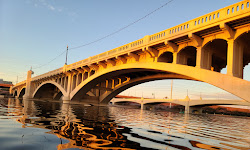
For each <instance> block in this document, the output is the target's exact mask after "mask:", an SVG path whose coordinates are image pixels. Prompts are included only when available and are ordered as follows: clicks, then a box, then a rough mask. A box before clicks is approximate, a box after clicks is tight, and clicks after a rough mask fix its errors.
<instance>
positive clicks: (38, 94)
mask: <svg viewBox="0 0 250 150" xmlns="http://www.w3.org/2000/svg"><path fill="white" fill-rule="evenodd" d="M55 90H57V92H55ZM66 95H67V92H66V91H65V90H64V88H63V87H62V86H61V85H60V84H58V83H56V82H54V81H46V82H44V83H42V84H40V85H39V86H38V87H37V88H36V90H35V91H34V93H33V96H32V97H33V98H52V99H56V100H59V99H60V97H61V96H66ZM44 96H45V97H44Z"/></svg>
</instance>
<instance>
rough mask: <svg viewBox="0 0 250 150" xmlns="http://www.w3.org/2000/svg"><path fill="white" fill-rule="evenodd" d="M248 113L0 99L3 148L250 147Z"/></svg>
mask: <svg viewBox="0 0 250 150" xmlns="http://www.w3.org/2000/svg"><path fill="white" fill-rule="evenodd" d="M249 137H250V119H249V118H247V117H235V116H220V115H208V114H206V115H191V114H189V115H188V114H179V113H171V112H161V111H158V112H157V111H155V112H153V111H147V110H140V109H132V108H124V107H111V106H103V107H97V106H83V105H73V104H62V103H57V102H53V103H52V102H50V103H48V102H46V101H31V100H29V101H27V100H18V99H16V100H15V99H0V145H1V147H0V149H1V150H2V149H3V150H9V149H11V150H12V149H25V150H33V149H37V150H40V149H43V150H45V149H46V150H47V149H70V148H74V149H185V150H186V149H187V150H188V149H190V150H196V149H197V150H198V149H210V150H215V149H225V150H227V149H228V150H229V149H230V150H231V149H235V150H237V149H241V150H247V149H249V148H250V144H249V143H250V139H249Z"/></svg>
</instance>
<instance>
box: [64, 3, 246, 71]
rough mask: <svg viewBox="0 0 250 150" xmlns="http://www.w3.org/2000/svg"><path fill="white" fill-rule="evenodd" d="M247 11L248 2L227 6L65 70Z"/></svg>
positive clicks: (77, 63)
mask: <svg viewBox="0 0 250 150" xmlns="http://www.w3.org/2000/svg"><path fill="white" fill-rule="evenodd" d="M248 11H249V0H246V1H242V2H239V3H236V4H233V5H230V6H227V7H225V8H222V9H219V10H217V11H214V12H211V13H208V14H206V15H203V16H200V17H198V18H195V19H193V20H190V21H187V22H185V23H182V24H180V25H177V26H174V27H172V28H169V29H167V30H164V31H161V32H158V33H155V34H152V35H150V36H149V39H148V40H147V39H146V38H145V37H146V36H145V37H144V38H142V39H139V40H136V41H133V42H131V43H128V44H125V45H123V46H120V47H117V48H114V49H112V50H109V51H106V52H104V53H101V54H99V55H95V56H92V57H89V58H87V59H84V60H81V61H79V62H76V63H73V64H70V65H69V66H67V69H69V70H70V69H74V68H77V67H79V66H81V65H83V64H85V65H88V64H90V63H94V62H98V61H102V60H105V59H108V58H112V57H113V56H114V55H117V54H119V53H125V52H130V51H131V50H135V49H141V48H143V47H145V46H147V45H149V44H152V43H157V42H159V41H163V40H166V39H170V38H172V37H175V36H180V35H182V34H186V33H187V32H189V31H191V30H195V29H199V28H201V27H203V26H207V25H210V24H214V23H216V22H219V21H221V20H224V19H227V18H230V17H233V16H236V15H238V14H239V13H243V12H248Z"/></svg>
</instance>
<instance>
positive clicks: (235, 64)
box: [227, 39, 243, 78]
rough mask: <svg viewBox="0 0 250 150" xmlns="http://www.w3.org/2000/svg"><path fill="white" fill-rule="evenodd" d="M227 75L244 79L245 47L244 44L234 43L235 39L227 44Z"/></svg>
mask: <svg viewBox="0 0 250 150" xmlns="http://www.w3.org/2000/svg"><path fill="white" fill-rule="evenodd" d="M227 44H228V48H227V74H228V75H230V76H234V77H239V78H243V61H242V60H243V47H242V44H238V43H237V42H234V40H233V39H231V40H228V42H227Z"/></svg>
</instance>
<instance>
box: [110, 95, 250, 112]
mask: <svg viewBox="0 0 250 150" xmlns="http://www.w3.org/2000/svg"><path fill="white" fill-rule="evenodd" d="M110 102H112V103H113V104H114V103H118V102H134V103H138V104H140V105H141V109H144V105H146V104H158V103H174V104H178V105H182V106H185V113H191V112H193V111H198V112H200V113H201V112H202V109H201V108H202V107H204V106H209V105H242V106H250V103H249V102H247V101H245V100H205V99H202V100H200V99H199V100H190V99H189V97H188V96H187V97H186V98H185V99H135V98H113V99H112V100H111V101H110Z"/></svg>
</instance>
